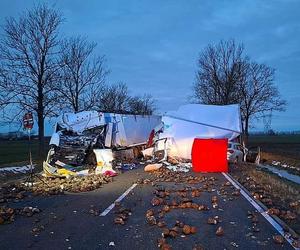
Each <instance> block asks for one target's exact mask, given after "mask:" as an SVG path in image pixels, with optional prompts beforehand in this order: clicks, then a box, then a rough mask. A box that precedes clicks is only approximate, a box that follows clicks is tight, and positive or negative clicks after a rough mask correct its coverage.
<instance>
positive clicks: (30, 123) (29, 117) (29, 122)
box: [23, 112, 34, 184]
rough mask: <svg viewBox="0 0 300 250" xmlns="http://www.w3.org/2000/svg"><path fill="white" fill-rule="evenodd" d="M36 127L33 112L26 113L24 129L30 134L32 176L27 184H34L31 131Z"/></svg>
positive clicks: (29, 148) (29, 147) (29, 146)
mask: <svg viewBox="0 0 300 250" xmlns="http://www.w3.org/2000/svg"><path fill="white" fill-rule="evenodd" d="M33 125H34V120H33V115H32V113H31V112H27V113H25V115H24V116H23V129H24V130H27V133H28V150H29V164H30V175H29V176H28V178H27V179H26V182H27V183H28V184H29V183H31V184H32V183H33V164H32V153H31V130H32V128H33Z"/></svg>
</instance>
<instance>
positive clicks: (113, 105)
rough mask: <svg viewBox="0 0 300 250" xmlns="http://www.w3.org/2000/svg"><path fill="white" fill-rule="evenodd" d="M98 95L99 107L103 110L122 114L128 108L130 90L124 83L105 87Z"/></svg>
mask: <svg viewBox="0 0 300 250" xmlns="http://www.w3.org/2000/svg"><path fill="white" fill-rule="evenodd" d="M98 97H99V98H98V104H97V108H98V109H99V110H100V111H102V112H111V113H121V114H122V113H126V112H127V110H128V100H129V92H128V88H127V86H126V84H124V83H118V84H114V85H111V86H106V87H104V88H103V89H102V90H101V92H100V93H99V94H98Z"/></svg>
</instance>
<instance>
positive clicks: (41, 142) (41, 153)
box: [37, 84, 45, 158]
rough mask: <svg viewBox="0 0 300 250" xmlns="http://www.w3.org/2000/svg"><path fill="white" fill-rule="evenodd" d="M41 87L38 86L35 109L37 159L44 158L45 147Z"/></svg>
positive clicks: (40, 85)
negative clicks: (36, 106) (37, 140)
mask: <svg viewBox="0 0 300 250" xmlns="http://www.w3.org/2000/svg"><path fill="white" fill-rule="evenodd" d="M43 99H44V95H43V87H42V84H39V86H38V109H37V116H38V127H39V134H38V138H39V150H38V153H39V158H41V157H43V156H44V147H45V137H44V106H43Z"/></svg>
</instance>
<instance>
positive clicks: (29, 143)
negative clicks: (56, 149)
mask: <svg viewBox="0 0 300 250" xmlns="http://www.w3.org/2000/svg"><path fill="white" fill-rule="evenodd" d="M28 149H29V164H30V178H32V175H33V169H32V154H31V129H28ZM31 181H32V180H31Z"/></svg>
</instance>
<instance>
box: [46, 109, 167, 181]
mask: <svg viewBox="0 0 300 250" xmlns="http://www.w3.org/2000/svg"><path fill="white" fill-rule="evenodd" d="M160 123H161V116H156V115H144V116H143V115H128V114H115V113H102V112H98V111H83V112H79V113H63V114H61V115H60V116H59V117H58V118H57V121H56V124H55V128H54V133H53V134H52V137H51V139H50V143H49V144H50V150H49V152H48V155H47V159H46V160H45V161H44V163H43V170H44V175H45V176H48V177H54V176H59V177H62V176H64V177H68V176H72V175H86V174H88V173H90V172H96V173H102V174H109V175H113V174H114V170H113V169H112V165H111V163H112V161H113V159H116V158H119V159H121V158H122V159H121V160H128V159H133V158H138V157H139V154H141V150H143V149H144V148H145V145H146V143H147V141H148V138H149V134H150V133H151V131H152V129H153V128H154V127H156V126H157V125H158V124H160Z"/></svg>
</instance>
